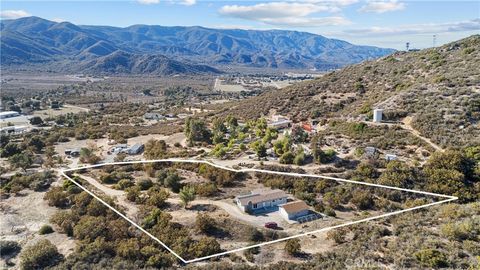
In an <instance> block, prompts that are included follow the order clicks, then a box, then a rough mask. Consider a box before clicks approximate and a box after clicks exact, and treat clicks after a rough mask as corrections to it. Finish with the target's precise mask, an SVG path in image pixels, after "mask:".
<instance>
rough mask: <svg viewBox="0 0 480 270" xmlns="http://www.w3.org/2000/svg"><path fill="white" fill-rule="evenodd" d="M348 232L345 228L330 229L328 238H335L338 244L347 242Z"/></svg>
mask: <svg viewBox="0 0 480 270" xmlns="http://www.w3.org/2000/svg"><path fill="white" fill-rule="evenodd" d="M346 233H347V232H346V230H345V229H343V228H338V229H334V230H329V231H328V233H327V239H330V240H333V241H334V242H335V243H337V244H342V243H345V236H346Z"/></svg>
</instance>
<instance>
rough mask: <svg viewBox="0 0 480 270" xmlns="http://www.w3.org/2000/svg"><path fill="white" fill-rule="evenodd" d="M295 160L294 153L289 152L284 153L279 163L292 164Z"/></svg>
mask: <svg viewBox="0 0 480 270" xmlns="http://www.w3.org/2000/svg"><path fill="white" fill-rule="evenodd" d="M294 159H295V155H294V154H293V153H292V152H290V151H287V152H285V153H283V155H282V156H280V160H279V161H280V163H282V164H292V163H293V161H294Z"/></svg>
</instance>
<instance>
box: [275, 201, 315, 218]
mask: <svg viewBox="0 0 480 270" xmlns="http://www.w3.org/2000/svg"><path fill="white" fill-rule="evenodd" d="M279 211H280V215H282V217H283V218H285V219H286V220H287V221H290V220H296V219H297V218H299V217H303V216H306V215H308V214H309V213H310V209H309V207H308V205H307V204H306V203H305V202H304V201H293V202H289V203H286V204H282V205H280V206H279Z"/></svg>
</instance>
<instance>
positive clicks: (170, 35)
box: [0, 17, 393, 69]
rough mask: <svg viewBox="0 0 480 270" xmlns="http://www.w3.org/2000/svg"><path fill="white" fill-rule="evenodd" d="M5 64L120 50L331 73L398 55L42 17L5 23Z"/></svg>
mask: <svg viewBox="0 0 480 270" xmlns="http://www.w3.org/2000/svg"><path fill="white" fill-rule="evenodd" d="M0 27H1V39H2V44H1V49H2V63H4V64H7V65H8V64H31V63H38V62H42V63H48V62H52V61H60V60H64V61H66V60H68V61H70V62H82V63H83V61H88V60H92V59H93V58H96V57H103V56H107V55H110V54H112V53H114V52H116V51H119V50H120V51H124V52H128V53H134V54H142V55H149V54H155V55H157V54H162V55H165V56H167V57H169V58H175V59H176V60H181V61H184V60H188V61H191V62H196V63H209V65H215V66H224V65H228V66H231V65H234V66H242V67H268V68H287V69H288V68H290V69H298V68H302V69H305V68H317V69H331V68H338V67H341V66H344V65H348V64H352V63H358V62H361V61H364V60H367V59H374V58H378V57H381V56H384V55H387V54H390V53H392V52H393V50H392V49H383V48H377V47H372V46H357V45H353V44H350V43H348V42H345V41H342V40H336V39H329V38H325V37H323V36H320V35H315V34H311V33H305V32H297V31H283V30H268V31H256V30H239V29H209V28H204V27H198V26H195V27H181V26H175V27H166V26H158V25H157V26H150V25H133V26H130V27H125V28H120V27H110V26H80V25H74V24H72V23H68V22H62V23H56V22H52V21H48V20H44V19H41V18H38V17H27V18H21V19H17V20H4V21H2V22H1V25H0Z"/></svg>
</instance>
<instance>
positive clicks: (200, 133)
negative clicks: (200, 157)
mask: <svg viewBox="0 0 480 270" xmlns="http://www.w3.org/2000/svg"><path fill="white" fill-rule="evenodd" d="M185 136H186V137H187V141H188V143H189V145H190V146H193V145H194V143H195V142H207V143H210V142H211V136H212V135H211V132H210V130H209V129H208V128H207V125H206V124H205V122H203V121H202V120H200V119H196V118H187V119H186V121H185Z"/></svg>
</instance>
